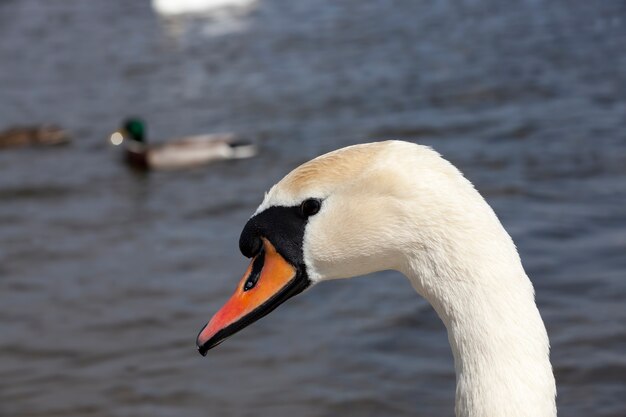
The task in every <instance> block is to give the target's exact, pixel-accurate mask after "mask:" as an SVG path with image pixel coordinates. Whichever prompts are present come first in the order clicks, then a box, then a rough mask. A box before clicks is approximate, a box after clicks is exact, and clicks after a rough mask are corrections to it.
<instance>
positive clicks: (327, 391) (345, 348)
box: [0, 0, 626, 417]
mask: <svg viewBox="0 0 626 417" xmlns="http://www.w3.org/2000/svg"><path fill="white" fill-rule="evenodd" d="M625 12H626V7H624V3H622V2H586V1H568V2H544V1H540V0H535V1H525V2H518V3H508V4H504V3H502V2H497V1H495V0H484V1H478V0H476V1H442V2H437V3H436V4H431V3H430V2H413V1H405V2H403V1H394V2H383V1H378V2H367V3H365V2H360V1H345V2H341V3H338V2H333V1H314V2H313V1H311V2H293V1H287V0H284V1H278V0H260V1H258V2H257V3H256V4H255V5H254V6H253V7H251V8H248V9H243V10H218V11H217V12H216V13H213V14H210V15H207V16H204V17H201V18H192V19H188V18H180V19H173V20H172V19H162V18H160V17H158V16H156V15H155V13H154V11H153V10H152V8H151V7H150V3H149V2H128V1H122V0H115V1H107V2H84V1H79V0H66V1H63V2H52V1H43V0H38V1H36V0H13V1H11V0H3V1H1V2H0V39H1V40H0V59H1V62H2V63H1V65H0V126H1V127H6V126H8V125H11V124H15V123H38V122H57V123H60V124H62V125H64V126H65V127H67V128H68V129H70V130H71V131H72V132H74V134H75V136H76V140H75V143H74V144H73V145H71V146H68V147H63V148H56V149H20V150H10V151H3V152H2V153H0V168H1V175H0V202H1V203H0V242H1V243H0V294H1V302H0V322H1V323H2V330H1V336H0V415H2V416H12V417H15V416H47V417H48V416H65V417H69V416H77V417H78V416H80V417H85V416H133V417H140V416H151V417H154V416H188V417H193V416H253V415H254V416H257V415H266V416H274V417H280V416H293V415H298V416H330V415H345V414H349V415H354V416H386V415H395V416H451V415H453V406H454V370H453V366H452V357H451V353H450V349H449V347H448V342H447V337H446V334H445V331H444V328H443V325H442V324H441V323H440V321H439V320H438V318H437V317H436V315H435V314H434V312H433V311H432V309H431V308H430V307H429V306H428V305H427V304H426V302H425V301H424V300H422V299H420V298H418V297H417V296H416V295H415V294H414V293H413V291H412V290H411V288H410V286H409V284H408V282H407V281H406V280H405V279H404V278H403V277H401V276H400V275H398V274H395V273H383V274H379V275H378V277H379V278H380V279H374V278H363V279H357V280H348V281H347V282H337V283H328V284H325V285H320V286H318V287H316V288H315V289H313V290H311V291H309V292H307V293H306V294H303V295H302V296H299V297H297V298H295V299H293V300H290V301H289V302H288V303H286V304H285V305H283V306H282V307H281V308H279V309H278V310H277V311H275V312H274V313H272V315H271V316H269V317H267V318H266V319H264V320H262V321H261V322H259V323H256V324H255V325H254V326H252V327H250V328H249V329H246V330H245V331H244V332H242V333H240V334H238V335H237V336H236V337H234V338H232V339H230V340H229V341H228V342H227V343H225V344H224V345H222V346H220V348H218V349H216V350H214V351H212V352H211V354H210V355H209V356H208V357H207V358H202V357H200V356H199V355H198V354H197V353H196V351H195V348H194V338H195V336H196V333H197V331H198V330H199V328H200V327H201V326H202V325H203V324H204V322H205V321H206V320H207V319H208V318H209V316H210V314H211V313H212V312H213V311H215V309H217V308H218V307H219V306H220V305H221V304H222V303H223V301H224V300H225V299H226V298H227V297H228V296H229V295H230V293H231V292H232V291H233V289H234V285H235V282H236V281H237V280H238V279H239V277H240V274H241V273H242V272H243V271H244V269H245V267H246V264H247V261H246V260H245V259H244V258H243V257H242V256H241V255H240V254H239V253H238V249H237V240H238V235H239V232H240V230H241V228H242V227H243V225H244V224H245V221H246V220H247V218H248V216H250V214H251V213H252V212H253V211H254V209H255V208H256V205H257V204H258V203H259V202H260V201H261V198H262V195H263V192H264V191H265V190H267V189H268V188H269V187H270V186H271V185H272V184H273V183H274V182H276V181H277V180H278V179H280V178H281V177H282V175H284V174H285V173H286V172H287V171H289V170H290V169H292V168H293V167H295V166H297V165H298V164H299V163H301V162H303V161H305V160H308V159H310V158H311V157H313V156H315V155H317V154H319V153H322V152H325V151H328V150H331V149H334V148H337V147H341V146H345V145H349V144H353V143H357V142H363V141H370V140H376V139H383V138H385V139H386V138H398V139H405V140H412V141H416V142H419V143H423V144H428V145H431V146H433V147H435V148H436V149H437V150H438V151H440V152H441V153H443V154H444V156H445V157H447V158H448V159H450V160H451V161H453V162H454V163H455V164H456V165H457V166H459V167H460V168H461V169H462V170H463V171H464V172H465V173H466V175H467V176H468V177H469V178H470V179H471V180H472V181H473V182H474V183H475V184H476V185H477V187H478V189H479V190H480V191H481V192H482V193H483V195H484V196H485V197H486V198H487V199H488V201H489V202H490V204H492V205H493V207H494V208H495V210H496V212H497V213H498V215H499V216H500V217H501V219H502V221H503V223H504V225H505V227H506V228H507V230H509V232H510V233H511V234H512V236H513V238H514V239H515V241H516V243H517V245H518V248H519V250H520V252H521V255H522V259H523V261H524V264H525V267H526V269H527V272H528V273H529V275H530V277H531V279H532V280H533V282H534V284H535V288H536V291H537V301H538V304H539V308H540V310H541V312H542V314H543V317H544V319H545V321H546V325H547V327H548V331H549V334H550V337H551V341H552V347H553V348H552V360H553V364H554V367H555V373H556V378H557V384H558V390H559V396H558V405H559V407H560V415H562V416H572V417H578V416H580V417H582V416H603V417H604V416H607V417H608V416H623V415H625V414H626V400H625V398H626V354H625V352H626V334H625V332H624V323H625V322H626V308H625V307H624V305H625V303H626V276H625V275H626V274H625V272H626V256H624V253H626V210H624V208H625V206H626V133H625V132H626V20H625V19H626V18H625V17H624V16H626V14H625ZM129 114H139V115H143V116H144V117H145V118H146V119H148V121H149V133H152V136H153V137H155V138H156V139H166V138H168V137H173V136H176V135H180V134H190V133H198V132H209V131H223V130H227V131H231V130H232V131H236V132H239V133H241V134H243V135H247V136H250V137H252V138H253V139H255V140H257V141H258V142H259V144H260V146H261V147H262V149H263V151H262V153H261V155H260V156H259V157H258V158H256V159H254V160H248V161H236V162H232V163H220V164H216V165H213V166H211V167H208V168H198V169H195V170H192V171H187V172H178V173H154V174H150V175H139V174H136V173H133V172H132V171H129V170H127V169H126V168H125V167H124V166H122V165H121V164H120V163H119V160H118V155H116V153H115V152H114V150H112V149H109V148H108V147H107V146H106V143H105V138H106V136H107V134H108V133H110V131H111V130H112V129H113V128H115V127H116V126H117V124H118V123H119V120H120V119H121V118H123V117H125V116H127V115H129Z"/></svg>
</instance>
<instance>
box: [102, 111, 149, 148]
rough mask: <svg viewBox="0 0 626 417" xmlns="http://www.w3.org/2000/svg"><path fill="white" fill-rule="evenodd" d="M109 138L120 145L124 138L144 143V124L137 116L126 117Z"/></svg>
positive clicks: (114, 143) (116, 144)
mask: <svg viewBox="0 0 626 417" xmlns="http://www.w3.org/2000/svg"><path fill="white" fill-rule="evenodd" d="M109 140H110V141H111V143H112V144H113V145H115V146H119V145H121V144H122V143H123V142H124V140H131V141H135V142H139V143H146V125H145V124H144V122H143V120H141V119H139V118H135V117H133V118H129V119H126V120H124V122H122V126H121V127H120V129H119V130H117V131H115V132H113V134H111V137H110V138H109Z"/></svg>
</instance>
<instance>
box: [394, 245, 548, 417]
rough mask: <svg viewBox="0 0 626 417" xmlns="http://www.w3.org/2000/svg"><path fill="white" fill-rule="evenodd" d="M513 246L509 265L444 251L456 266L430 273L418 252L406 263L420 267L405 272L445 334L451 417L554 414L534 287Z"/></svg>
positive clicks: (539, 416)
mask: <svg viewBox="0 0 626 417" xmlns="http://www.w3.org/2000/svg"><path fill="white" fill-rule="evenodd" d="M507 237H508V235H507ZM511 246H512V243H511ZM511 249H512V250H513V252H514V256H511V257H508V258H506V259H508V261H509V262H508V264H507V263H506V262H505V263H504V264H503V263H502V262H500V263H498V262H494V261H493V259H494V258H493V256H490V255H489V254H485V255H483V256H480V255H479V254H475V256H474V257H472V262H462V261H461V260H460V259H459V258H458V257H456V258H455V257H454V256H451V255H449V254H448V255H443V256H445V257H446V259H448V260H450V259H452V260H455V261H456V264H455V263H454V262H453V263H450V262H448V263H447V264H446V263H436V266H435V267H434V268H432V269H430V270H429V268H424V265H425V264H426V265H427V264H428V262H426V263H425V262H424V259H423V254H420V256H419V259H414V262H410V264H411V265H415V266H419V267H416V268H409V271H405V272H406V275H407V276H408V277H409V279H410V281H411V283H412V285H413V286H414V288H415V289H416V291H417V292H418V293H419V294H421V295H422V296H423V297H424V298H426V299H427V300H428V301H429V302H430V303H431V305H432V306H433V307H434V308H435V310H436V311H437V314H438V315H439V317H440V318H441V319H442V321H443V322H444V324H445V326H446V329H447V331H448V339H449V342H450V346H451V349H452V353H453V356H454V363H455V371H456V380H457V388H456V407H455V411H456V415H457V417H505V416H506V417H554V416H556V407H555V393H556V388H555V382H554V376H553V373H552V367H551V364H550V360H549V341H548V336H547V333H546V329H545V326H544V323H543V321H542V319H541V316H540V314H539V311H538V309H537V306H536V304H535V301H534V291H533V288H532V284H531V282H530V280H529V279H528V277H527V276H526V274H525V272H524V270H523V267H522V265H521V263H520V261H519V258H518V257H517V252H516V251H515V249H514V247H512V248H511ZM491 255H493V254H491ZM477 257H478V258H477ZM435 258H436V256H435ZM496 259H497V258H496ZM430 260H431V265H435V263H433V262H432V261H433V258H432V257H431V259H430ZM481 260H482V262H480V261H481ZM479 265H483V266H479Z"/></svg>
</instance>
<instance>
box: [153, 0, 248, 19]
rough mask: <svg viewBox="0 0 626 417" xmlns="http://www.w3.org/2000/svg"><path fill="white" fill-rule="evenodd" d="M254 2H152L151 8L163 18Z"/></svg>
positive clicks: (155, 0)
mask: <svg viewBox="0 0 626 417" xmlns="http://www.w3.org/2000/svg"><path fill="white" fill-rule="evenodd" d="M255 1H256V0H152V7H153V8H154V10H156V12H157V13H159V14H160V15H164V16H175V15H181V14H194V13H205V12H209V11H211V10H215V9H219V8H224V7H238V8H242V7H246V6H250V5H252V4H253V3H254V2H255Z"/></svg>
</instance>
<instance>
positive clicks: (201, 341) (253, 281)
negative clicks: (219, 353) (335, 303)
mask: <svg viewBox="0 0 626 417" xmlns="http://www.w3.org/2000/svg"><path fill="white" fill-rule="evenodd" d="M308 286H309V280H308V279H307V278H306V274H305V273H304V272H300V271H298V268H297V267H295V266H294V265H292V264H291V263H289V262H288V261H286V260H285V258H283V257H282V256H281V255H280V254H279V253H278V252H277V251H276V249H275V248H274V246H273V245H272V244H271V243H270V242H269V241H268V240H266V239H263V247H262V249H261V251H260V252H259V254H258V255H256V256H255V257H254V258H253V259H252V261H251V262H250V266H248V269H247V270H246V272H245V274H244V276H243V278H242V279H241V281H240V282H239V284H238V285H237V289H236V290H235V293H234V294H233V295H232V296H231V298H230V299H229V300H228V301H227V302H226V304H224V306H223V307H222V308H221V309H220V310H219V311H218V312H217V313H215V315H214V316H213V317H212V318H211V320H210V321H209V322H208V323H207V324H206V325H205V326H204V327H203V328H202V330H201V331H200V334H198V338H197V340H196V345H197V346H198V351H199V352H200V354H201V355H202V356H205V355H206V353H207V351H208V350H209V349H211V348H213V347H215V346H217V345H219V344H220V343H222V342H223V341H224V340H226V339H227V338H228V337H229V336H232V335H233V334H235V333H237V332H238V331H239V330H241V329H243V328H244V327H246V326H248V325H250V324H252V323H254V322H255V321H257V320H258V319H260V318H262V317H263V316H265V315H267V314H269V313H270V312H272V311H273V310H274V309H275V308H276V307H278V306H279V305H281V304H282V303H283V302H285V301H286V300H288V299H289V298H291V297H293V296H294V295H296V294H299V293H300V292H302V291H303V290H304V289H306V287H308Z"/></svg>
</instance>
